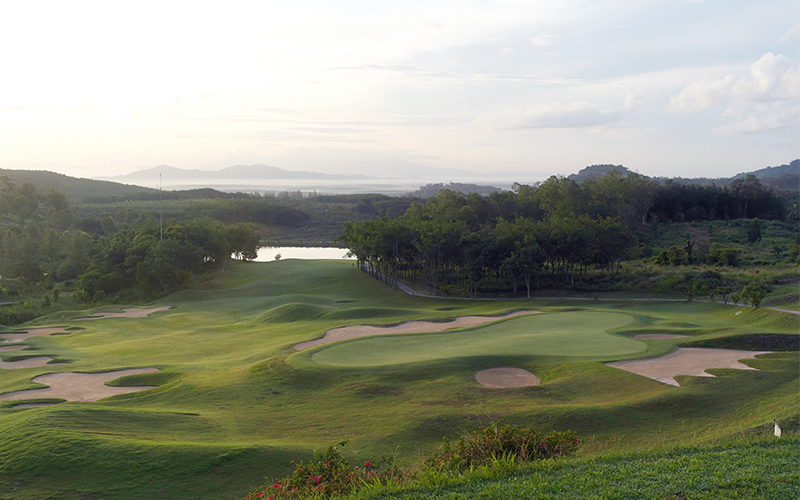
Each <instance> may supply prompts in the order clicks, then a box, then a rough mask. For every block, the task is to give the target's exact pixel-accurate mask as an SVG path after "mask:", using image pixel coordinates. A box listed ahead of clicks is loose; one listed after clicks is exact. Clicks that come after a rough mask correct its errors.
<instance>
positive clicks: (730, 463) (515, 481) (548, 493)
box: [346, 438, 800, 500]
mask: <svg viewBox="0 0 800 500" xmlns="http://www.w3.org/2000/svg"><path fill="white" fill-rule="evenodd" d="M799 444H800V443H799V442H798V441H797V439H796V438H795V439H784V440H776V439H774V438H773V439H763V438H762V439H757V440H743V441H741V442H736V443H729V444H726V445H725V446H717V447H697V446H690V447H685V446H682V447H671V448H668V449H660V450H658V451H657V452H650V453H635V454H616V455H611V456H604V457H598V458H593V459H583V460H581V459H577V460H559V461H553V462H545V463H535V464H531V465H526V466H522V467H518V468H514V469H512V470H511V471H505V473H503V472H502V471H496V470H479V471H476V472H474V473H472V474H468V475H466V476H464V477H462V478H459V480H453V481H446V480H442V481H439V482H438V483H436V482H433V484H430V485H422V486H420V485H416V486H411V487H405V488H397V489H396V491H394V492H391V493H389V492H380V491H361V492H359V493H358V494H354V495H351V496H348V497H346V498H348V499H351V500H366V499H396V500H406V499H407V500H411V499H415V500H416V499H431V500H434V499H442V500H444V499H447V500H458V499H474V498H481V499H487V500H492V499H497V500H504V499H507V498H536V499H545V500H546V499H559V500H570V499H575V500H586V499H598V500H599V499H606V498H625V499H653V498H659V499H668V500H689V499H691V500H705V499H709V500H710V499H714V500H716V499H723V498H724V499H730V498H737V499H753V500H755V499H766V498H769V499H771V500H794V499H796V498H798V496H799V495H800V472H798V469H797V463H798V462H800V446H798V445H799Z"/></svg>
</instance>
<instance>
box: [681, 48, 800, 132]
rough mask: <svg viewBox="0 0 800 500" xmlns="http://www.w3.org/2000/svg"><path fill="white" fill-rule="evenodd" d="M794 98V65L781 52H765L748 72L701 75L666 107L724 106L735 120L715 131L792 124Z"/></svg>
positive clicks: (798, 92) (799, 95)
mask: <svg viewBox="0 0 800 500" xmlns="http://www.w3.org/2000/svg"><path fill="white" fill-rule="evenodd" d="M798 100H800V71H798V67H797V65H795V64H793V62H792V61H791V60H790V59H789V58H787V57H785V56H783V55H781V54H778V55H775V54H773V53H771V52H767V53H766V54H764V55H763V56H762V57H761V59H759V60H758V61H756V62H755V63H754V64H753V65H752V66H751V67H750V74H749V75H747V76H736V75H733V74H728V75H725V76H723V77H721V78H716V79H713V78H708V77H705V78H703V79H701V80H699V81H697V82H695V83H692V84H690V85H689V86H687V87H686V88H684V89H683V90H682V91H681V92H680V93H679V94H678V95H677V96H674V97H673V98H672V99H671V100H670V103H669V106H668V107H667V109H668V110H669V111H673V112H696V111H704V110H711V109H713V108H724V111H723V113H722V115H723V116H725V117H727V118H728V119H731V120H733V121H734V122H736V123H734V124H732V125H727V126H723V127H720V128H718V129H717V132H719V133H741V132H757V131H765V130H774V129H776V128H781V127H785V126H791V125H796V124H797V122H798V121H797V120H798V113H797V107H798V106H797V102H798Z"/></svg>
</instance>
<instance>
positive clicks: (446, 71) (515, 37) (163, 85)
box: [0, 0, 800, 182]
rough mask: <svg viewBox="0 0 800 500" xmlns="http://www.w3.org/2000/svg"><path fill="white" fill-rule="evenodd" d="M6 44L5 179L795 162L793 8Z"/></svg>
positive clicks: (797, 8) (284, 12)
mask: <svg viewBox="0 0 800 500" xmlns="http://www.w3.org/2000/svg"><path fill="white" fill-rule="evenodd" d="M0 44H2V46H3V47H4V50H3V51H2V52H0V68H2V75H3V76H2V78H0V90H1V91H0V167H5V168H36V169H48V170H54V171H58V172H62V173H66V174H70V175H79V176H88V177H91V176H107V175H114V174H124V173H128V172H131V171H134V170H137V169H141V168H147V167H152V166H155V165H160V164H168V165H172V166H176V167H180V168H201V169H216V168H222V167H225V166H230V165H233V164H237V163H247V164H251V163H264V164H269V165H273V166H278V167H282V168H287V169H295V170H300V169H302V170H316V171H320V172H336V173H369V174H373V175H385V176H391V175H393V174H394V173H396V172H397V171H398V169H402V168H404V165H408V164H410V163H411V164H417V165H426V166H430V167H444V168H456V169H461V170H466V171H472V172H480V173H487V172H488V173H491V174H492V175H493V176H496V177H497V178H500V177H502V178H509V179H513V180H519V181H521V182H530V181H534V180H537V179H541V178H543V177H546V176H548V175H551V174H569V173H572V172H575V171H577V170H579V169H580V168H582V167H584V166H587V165H591V164H596V163H614V164H623V165H625V166H627V167H629V168H631V169H633V170H635V171H638V172H640V173H642V174H645V175H659V176H684V177H699V176H707V177H720V176H730V175H733V174H735V173H738V172H741V171H746V170H754V169H758V168H762V167H765V166H768V165H779V164H782V163H787V162H789V161H791V160H793V159H795V158H798V157H800V71H799V70H798V60H799V59H800V4H798V3H797V2H796V0H788V1H787V0H758V1H736V0H719V1H715V0H708V1H685V0H653V1H625V0H611V1H604V2H594V1H584V0H561V1H538V0H527V1H517V0H509V1H455V0H452V1H408V0H405V1H402V2H401V1H393V0H386V1H381V2H375V1H324V2H323V1H310V0H306V1H293V2H286V1H282V2H278V1H271V0H267V1H235V0H234V1H229V2H225V3H224V4H223V3H221V2H209V1H202V0H198V1H192V2H184V1H158V2H152V1H147V0H144V1H137V2H122V1H120V2H105V1H104V2H97V1H80V0H75V1H71V2H55V1H37V2H17V1H5V0H0ZM443 180H448V179H443ZM450 180H458V179H450Z"/></svg>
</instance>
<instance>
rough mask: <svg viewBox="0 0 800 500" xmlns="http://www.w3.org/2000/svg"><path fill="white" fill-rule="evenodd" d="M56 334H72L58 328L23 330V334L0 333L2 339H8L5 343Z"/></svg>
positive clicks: (62, 328)
mask: <svg viewBox="0 0 800 500" xmlns="http://www.w3.org/2000/svg"><path fill="white" fill-rule="evenodd" d="M54 333H70V332H69V330H67V329H65V328H64V327H59V326H57V327H48V328H31V329H29V330H23V331H21V332H14V333H0V337H3V338H5V339H6V340H5V342H8V343H12V342H19V341H22V340H25V339H29V338H31V337H44V336H47V335H53V334H54Z"/></svg>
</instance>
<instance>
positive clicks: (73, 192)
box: [0, 168, 158, 203]
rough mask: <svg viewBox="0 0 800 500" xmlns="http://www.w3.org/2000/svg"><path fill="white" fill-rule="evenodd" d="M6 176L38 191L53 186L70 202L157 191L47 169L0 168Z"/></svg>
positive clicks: (0, 171)
mask: <svg viewBox="0 0 800 500" xmlns="http://www.w3.org/2000/svg"><path fill="white" fill-rule="evenodd" d="M3 177H7V178H8V179H9V180H10V181H11V182H13V183H14V184H16V185H17V186H21V185H23V184H28V183H30V184H33V185H34V186H36V190H37V191H39V192H45V191H46V190H47V188H49V187H53V188H55V189H57V190H58V191H60V192H61V193H63V194H64V195H66V196H67V198H69V200H70V201H71V202H72V203H81V202H83V201H84V200H85V199H86V198H88V197H92V196H116V197H128V196H134V195H137V194H140V193H157V192H158V190H157V189H151V188H145V187H142V186H132V185H129V184H121V183H119V182H111V181H98V180H94V179H85V178H79V177H70V176H68V175H64V174H58V173H56V172H49V171H47V170H11V169H3V168H0V178H3Z"/></svg>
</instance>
